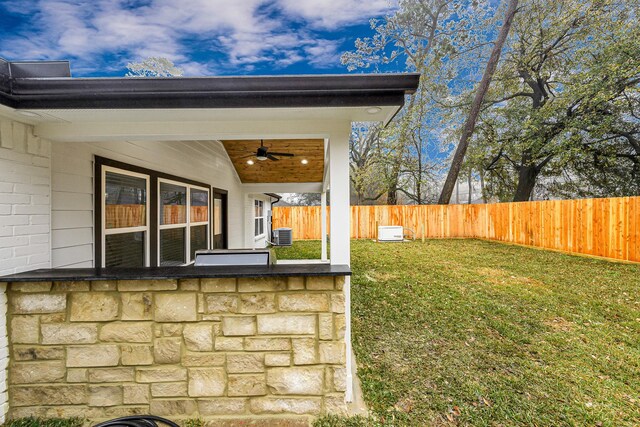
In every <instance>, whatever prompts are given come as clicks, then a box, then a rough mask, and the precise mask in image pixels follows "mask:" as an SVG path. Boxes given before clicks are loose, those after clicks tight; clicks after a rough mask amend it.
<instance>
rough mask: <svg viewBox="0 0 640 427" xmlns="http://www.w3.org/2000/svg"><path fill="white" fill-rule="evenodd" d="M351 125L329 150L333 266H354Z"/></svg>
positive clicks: (347, 285)
mask: <svg viewBox="0 0 640 427" xmlns="http://www.w3.org/2000/svg"><path fill="white" fill-rule="evenodd" d="M350 136H351V123H346V124H345V126H344V128H343V129H340V130H337V131H336V132H332V133H331V137H330V142H329V144H330V150H329V182H330V189H331V216H330V226H331V229H330V236H331V249H330V259H331V264H346V265H351V246H350V243H351V242H350V233H351V224H350V222H351V216H350V212H351V210H350V207H349V202H350V201H349V138H350ZM350 279H351V278H350V276H347V277H345V281H344V304H345V323H346V325H345V334H344V340H345V353H346V358H347V360H346V362H347V363H346V371H347V373H346V386H347V389H346V393H345V400H346V401H347V402H352V401H353V375H352V373H351V367H352V364H353V360H352V352H351V280H350Z"/></svg>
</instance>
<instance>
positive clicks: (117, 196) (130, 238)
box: [95, 156, 224, 267]
mask: <svg viewBox="0 0 640 427" xmlns="http://www.w3.org/2000/svg"><path fill="white" fill-rule="evenodd" d="M95 159H96V162H95V176H96V177H100V178H99V179H97V180H96V183H95V194H96V195H98V196H97V197H96V198H95V211H96V216H95V224H96V227H95V233H96V237H95V241H96V242H97V244H96V245H95V260H96V266H99V267H147V266H156V265H161V266H173V265H185V264H189V263H191V262H192V261H194V259H195V253H196V251H197V250H200V249H207V248H209V247H211V242H212V236H211V233H212V231H213V230H212V229H211V206H210V205H211V187H210V186H207V185H206V184H200V183H198V182H195V181H190V180H188V179H182V178H179V177H174V176H171V175H167V174H163V173H161V172H156V171H152V170H149V169H144V168H140V167H136V166H131V165H127V164H124V163H120V162H116V161H113V160H108V159H104V158H101V157H98V156H96V158H95ZM216 191H222V192H224V190H216ZM217 209H218V210H220V211H221V210H222V206H217Z"/></svg>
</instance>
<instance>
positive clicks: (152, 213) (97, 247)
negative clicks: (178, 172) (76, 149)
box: [93, 155, 228, 268]
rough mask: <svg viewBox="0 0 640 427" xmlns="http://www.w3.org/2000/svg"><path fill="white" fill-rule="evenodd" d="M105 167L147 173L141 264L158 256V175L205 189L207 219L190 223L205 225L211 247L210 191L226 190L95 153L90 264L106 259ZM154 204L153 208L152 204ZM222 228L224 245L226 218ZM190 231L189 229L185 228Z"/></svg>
mask: <svg viewBox="0 0 640 427" xmlns="http://www.w3.org/2000/svg"><path fill="white" fill-rule="evenodd" d="M108 168H113V169H117V170H119V171H120V172H123V173H124V174H126V175H132V176H137V175H144V176H147V177H148V181H147V209H146V213H147V227H148V232H147V234H146V235H145V237H146V242H145V243H146V251H148V255H145V257H146V258H145V267H157V266H158V265H159V264H160V257H159V254H158V253H159V247H160V242H159V237H160V230H159V226H160V216H159V210H158V209H159V194H158V191H159V183H158V181H159V180H160V179H163V180H169V181H175V182H176V183H177V184H178V185H181V186H192V187H194V188H197V189H199V190H203V191H207V193H208V198H209V200H208V205H207V209H208V217H207V221H202V222H197V223H193V224H191V225H194V226H196V225H205V224H206V225H207V227H208V228H207V247H208V248H211V245H212V242H213V235H212V233H213V227H212V226H211V224H212V223H213V207H212V206H213V202H212V198H213V194H214V193H219V194H223V195H226V194H228V191H227V190H224V189H221V188H217V187H214V186H212V185H210V184H207V183H204V182H200V181H194V180H191V179H187V178H182V177H178V176H175V175H170V174H167V173H164V172H160V171H157V170H152V169H147V168H143V167H140V166H135V165H131V164H128V163H124V162H120V161H117V160H112V159H108V158H105V157H101V156H97V155H94V161H93V169H94V174H93V176H94V180H93V198H94V203H93V208H94V212H93V232H94V239H93V242H94V245H93V246H94V248H93V252H94V256H93V265H94V267H96V268H105V267H104V265H105V261H106V251H105V238H104V234H105V233H104V231H105V223H106V222H105V198H104V194H105V182H104V179H103V176H106V170H107V169H108ZM98 177H100V179H98ZM188 197H189V204H188V206H190V204H191V194H190V192H189V195H188ZM154 206H155V207H157V208H154ZM225 207H226V205H224V204H223V212H222V214H223V218H227V211H226V209H225ZM190 211H191V210H190V209H188V213H187V215H190V214H191V212H190ZM126 230H127V231H128V232H133V230H134V228H133V227H128V228H127V229H126ZM222 230H223V232H224V239H225V247H226V244H227V243H226V239H227V223H226V219H225V220H224V223H223V224H222ZM189 231H190V230H189ZM188 237H189V239H191V235H190V233H189V236H188ZM186 250H187V251H188V255H187V258H185V259H189V257H190V253H191V247H190V245H189V246H187V249H186Z"/></svg>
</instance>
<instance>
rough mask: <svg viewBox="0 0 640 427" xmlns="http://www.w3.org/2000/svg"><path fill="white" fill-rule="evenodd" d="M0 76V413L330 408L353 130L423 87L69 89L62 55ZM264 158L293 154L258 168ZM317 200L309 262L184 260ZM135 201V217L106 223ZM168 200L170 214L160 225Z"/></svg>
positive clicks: (340, 347) (294, 82)
mask: <svg viewBox="0 0 640 427" xmlns="http://www.w3.org/2000/svg"><path fill="white" fill-rule="evenodd" d="M0 65H2V67H0V71H2V70H4V74H5V78H6V80H7V81H10V83H11V84H10V85H6V86H3V88H2V91H0V104H1V105H0V123H1V126H0V141H1V145H0V160H1V161H2V162H3V164H5V165H7V166H9V169H7V168H6V167H5V168H4V171H8V172H1V171H0V183H2V182H9V183H11V191H12V195H13V197H12V199H8V200H9V202H8V203H7V202H0V204H7V205H8V206H9V211H10V212H12V215H14V216H13V218H16V221H18V223H19V222H20V221H22V219H21V218H24V219H25V221H26V224H32V225H27V226H24V227H21V228H20V229H19V230H18V231H19V233H20V234H19V235H16V236H15V237H16V238H15V239H14V242H13V243H14V244H16V245H18V246H21V245H22V242H23V241H25V239H26V244H25V248H24V249H20V248H18V249H15V250H13V251H12V255H11V256H10V258H9V259H8V260H7V261H8V262H7V263H4V262H3V265H2V266H0V274H2V275H5V276H4V277H0V282H5V283H7V285H6V289H7V291H6V292H7V295H8V303H5V305H8V319H7V322H6V324H8V325H10V331H9V334H8V337H9V338H8V339H9V347H8V348H7V349H6V351H5V353H6V355H5V359H6V360H7V365H8V375H7V376H8V378H9V382H10V384H11V385H10V386H9V396H11V400H9V401H8V409H9V411H10V413H11V414H12V416H18V415H20V416H25V415H40V416H50V414H53V413H58V414H63V415H65V416H66V415H70V414H75V413H83V414H89V415H87V416H89V417H92V418H96V419H99V418H108V417H109V416H110V415H113V414H115V413H117V414H127V413H136V412H154V411H155V412H156V413H159V414H164V415H168V416H173V417H186V416H194V415H197V416H199V415H202V416H205V417H208V416H212V417H223V418H225V417H226V418H229V419H231V418H235V419H240V418H242V419H247V418H264V417H272V416H273V415H274V414H277V415H279V416H284V417H294V418H296V417H297V418H300V419H306V418H307V417H309V416H315V415H318V414H320V413H326V412H335V411H338V412H339V411H341V410H343V409H341V408H344V407H343V404H344V402H350V401H351V400H352V396H353V389H352V383H353V381H352V374H351V372H352V369H351V368H352V367H351V364H352V360H351V339H350V269H349V265H350V244H349V219H348V218H349V138H350V134H351V123H352V122H354V121H381V122H385V123H387V122H388V121H389V120H391V119H392V118H393V116H394V115H395V114H396V113H397V112H398V111H399V109H400V108H401V107H402V105H403V103H404V98H405V95H406V94H410V93H412V92H413V91H415V89H416V87H417V83H418V78H419V76H418V75H397V74H385V75H348V76H347V75H341V76H272V77H206V78H162V79H147V78H123V79H75V78H71V77H70V71H69V66H68V63H64V62H56V63H47V62H45V63H21V62H13V63H9V62H2V63H0ZM261 145H262V146H263V147H267V148H268V150H269V151H271V152H273V153H289V154H292V156H280V157H279V158H278V160H273V159H269V158H267V159H266V160H261V159H260V158H259V157H263V156H260V155H259V154H260V153H259V152H258V149H259V147H260V146H261ZM254 153H255V154H256V155H254ZM276 157H278V156H276ZM31 176H35V177H37V179H32V178H27V177H31ZM22 177H25V178H22ZM20 180H24V181H28V182H24V183H21V182H19V181H20ZM114 188H115V189H116V190H117V191H118V192H117V194H118V196H117V197H115V196H114V194H116V193H114V192H113V191H112V190H113V189H114ZM114 191H115V190H114ZM328 191H330V192H331V206H330V209H331V216H330V218H331V219H330V224H327V219H326V216H325V217H324V218H323V220H322V236H323V240H322V241H323V243H322V255H321V260H320V261H322V262H323V263H322V264H320V265H318V264H313V263H310V262H308V263H303V264H301V265H284V264H276V265H265V266H235V267H194V266H193V265H191V264H192V262H193V253H194V251H195V250H197V249H211V248H227V249H240V248H242V249H246V248H261V247H264V246H265V245H267V244H268V242H269V241H270V239H271V235H270V232H269V231H268V222H267V218H268V213H267V212H268V208H269V206H270V204H271V202H273V201H275V200H276V198H274V196H273V195H274V194H278V193H296V192H297V193H309V192H315V193H320V194H321V195H322V203H323V207H324V206H325V205H326V195H327V192H328ZM123 195H125V196H126V197H124V196H123ZM20 196H25V198H24V200H25V201H27V200H28V201H29V204H28V206H27V207H25V206H24V202H22V199H20ZM177 196H180V197H177ZM11 200H13V201H11ZM131 204H137V205H138V208H139V209H138V211H139V212H142V214H141V215H138V216H134V218H133V219H129V220H127V221H129V222H127V221H124V222H115V223H114V222H113V221H111V217H110V216H109V215H108V212H110V211H111V210H112V207H113V206H117V205H127V206H129V205H131ZM176 205H177V206H178V207H180V209H179V211H180V212H184V215H182V216H181V215H177V218H178V219H171V218H168V217H167V212H169V210H168V208H169V207H171V206H176ZM324 211H325V210H324V209H323V212H324ZM34 221H35V222H34ZM327 225H330V233H329V237H330V239H331V248H330V250H329V249H328V248H327V244H326V239H327V232H326V230H327ZM30 242H31V244H30ZM36 242H42V243H36ZM27 248H29V249H27ZM176 248H177V249H176ZM0 249H1V248H0ZM136 251H137V252H136ZM134 261H135V262H134ZM145 295H146V296H145ZM140 298H142V299H140ZM114 307H115V308H114ZM131 310H133V311H131ZM47 325H49V326H47ZM171 325H173V326H171ZM132 331H136V332H135V333H134V332H132ZM52 346H57V347H58V348H62V349H63V351H62V353H60V354H59V355H58V356H55V357H51V353H50V352H51V351H52V348H53V347H52ZM25 352H31V353H29V354H35V355H36V356H34V357H33V358H31V359H25V358H24V356H22V355H23V354H25ZM132 352H133V353H135V355H133V356H132V354H133V353H132ZM44 354H48V355H49V356H42V355H44ZM92 354H93V355H100V357H96V358H95V359H96V360H97V361H94V360H93V359H94V358H93V357H92V356H91V355H92ZM167 369H168V371H167ZM42 372H49V374H47V375H44V376H43V375H42ZM51 372H54V373H53V374H51ZM161 372H164V373H161ZM167 372H169V374H167ZM165 374H166V375H168V376H166V375H165ZM96 378H101V379H96ZM97 383H100V384H97ZM103 383H106V384H103ZM303 383H307V384H311V386H310V388H307V387H302V386H300V384H303ZM34 384H37V385H36V386H33V385H34ZM341 384H343V385H341ZM301 387H302V388H301ZM136 393H137V394H136ZM134 395H135V396H134ZM136 396H137V397H136ZM38 399H49V400H48V401H49V402H50V405H47V406H40V405H37V404H36V401H37V400H38ZM5 401H6V393H5ZM340 402H342V403H340ZM0 403H2V402H0ZM56 411H57V412H56Z"/></svg>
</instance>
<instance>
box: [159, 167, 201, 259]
mask: <svg viewBox="0 0 640 427" xmlns="http://www.w3.org/2000/svg"><path fill="white" fill-rule="evenodd" d="M157 181H158V182H157V190H156V191H157V193H156V194H157V196H158V197H157V199H158V203H157V209H158V221H157V227H158V230H157V239H158V240H157V241H158V244H157V250H156V252H157V253H156V257H157V262H158V265H159V266H161V264H160V263H161V262H162V260H161V259H160V253H161V249H162V248H161V242H160V231H161V230H169V229H175V228H182V229H184V233H185V241H184V247H185V253H184V259H185V263H184V264H182V265H190V264H193V263H194V262H195V259H191V227H197V226H201V225H206V227H207V248H210V247H211V187H203V186H200V185H194V184H189V183H186V182H184V181H180V180H176V179H169V178H163V177H158V180H157ZM162 183H165V184H172V185H176V186H179V187H185V188H186V190H187V196H186V197H187V200H186V205H185V206H186V215H185V216H186V221H185V222H184V223H180V224H160V218H162V215H161V209H162V200H161V198H160V186H161V185H162ZM192 188H195V189H196V190H200V191H205V192H206V193H207V221H197V222H191V189H192Z"/></svg>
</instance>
